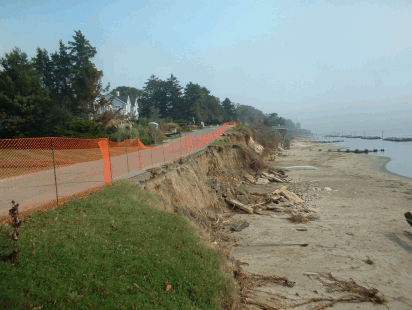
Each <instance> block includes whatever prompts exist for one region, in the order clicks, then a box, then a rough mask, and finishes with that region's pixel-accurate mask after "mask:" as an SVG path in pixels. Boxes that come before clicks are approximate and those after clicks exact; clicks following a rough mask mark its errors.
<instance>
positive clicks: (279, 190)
mask: <svg viewBox="0 0 412 310" xmlns="http://www.w3.org/2000/svg"><path fill="white" fill-rule="evenodd" d="M287 189H288V187H287V186H282V187H281V188H279V189H277V190H275V191H274V192H272V193H271V195H279V194H280V193H281V192H283V191H285V190H287Z"/></svg>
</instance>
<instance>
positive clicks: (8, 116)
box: [0, 47, 55, 139]
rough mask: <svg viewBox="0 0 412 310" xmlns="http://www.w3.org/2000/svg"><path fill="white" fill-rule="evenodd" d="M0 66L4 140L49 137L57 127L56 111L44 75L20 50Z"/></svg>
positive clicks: (0, 122)
mask: <svg viewBox="0 0 412 310" xmlns="http://www.w3.org/2000/svg"><path fill="white" fill-rule="evenodd" d="M0 64H1V66H2V67H3V70H2V71H0V115H1V116H2V117H1V120H0V138H2V139H10V138H16V137H36V136H37V137H39V136H43V135H47V134H48V133H49V132H50V131H51V129H52V128H53V127H54V125H55V124H54V123H53V117H51V115H52V114H53V111H54V108H53V105H52V102H51V100H50V97H49V93H48V89H47V88H46V87H45V86H44V85H43V82H42V75H41V74H40V73H39V72H37V71H36V69H35V68H34V67H35V66H34V64H33V63H32V62H30V61H29V60H28V58H27V54H26V53H24V52H22V51H21V50H20V49H19V48H17V47H16V48H15V49H13V50H12V51H11V52H10V53H5V56H4V57H2V58H1V59H0Z"/></svg>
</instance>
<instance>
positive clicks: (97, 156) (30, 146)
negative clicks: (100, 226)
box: [0, 123, 236, 222]
mask: <svg viewBox="0 0 412 310" xmlns="http://www.w3.org/2000/svg"><path fill="white" fill-rule="evenodd" d="M229 126H236V123H225V124H224V125H223V126H221V127H220V128H218V129H216V130H213V131H209V132H206V133H203V134H196V132H193V133H191V134H189V135H187V136H185V137H180V138H178V139H175V140H173V141H172V142H171V143H169V144H168V145H166V146H164V147H147V146H145V145H144V144H143V143H142V142H141V141H140V140H139V139H133V140H126V141H123V142H109V141H108V139H73V138H53V137H47V138H24V139H4V140H0V222H1V220H2V218H3V220H4V219H5V218H6V217H5V216H7V213H8V210H9V209H10V207H11V200H15V201H16V202H18V203H19V204H20V210H21V213H22V215H24V214H29V213H32V212H36V211H40V210H46V209H50V208H55V207H57V206H60V205H62V204H63V203H65V202H66V201H68V200H70V199H71V198H72V197H83V196H87V195H88V194H89V193H91V192H94V191H96V190H98V189H100V188H104V187H106V186H108V185H111V183H112V181H113V180H115V179H117V178H119V177H121V176H124V175H126V174H128V173H130V172H133V171H136V170H141V169H144V168H146V167H149V166H152V165H155V164H160V163H164V162H168V161H172V160H175V159H177V158H179V157H180V156H183V155H186V154H188V153H190V152H192V151H194V150H197V149H199V148H201V147H203V146H205V145H207V144H209V143H210V142H212V141H213V140H215V139H217V138H218V137H219V136H220V135H221V134H222V133H223V132H224V131H225V130H226V129H227V128H228V127H229Z"/></svg>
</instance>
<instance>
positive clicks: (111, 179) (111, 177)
mask: <svg viewBox="0 0 412 310" xmlns="http://www.w3.org/2000/svg"><path fill="white" fill-rule="evenodd" d="M107 149H108V150H109V164H110V182H111V183H112V184H113V172H112V157H111V156H110V141H109V139H107Z"/></svg>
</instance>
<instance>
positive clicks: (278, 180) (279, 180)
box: [268, 176, 287, 183]
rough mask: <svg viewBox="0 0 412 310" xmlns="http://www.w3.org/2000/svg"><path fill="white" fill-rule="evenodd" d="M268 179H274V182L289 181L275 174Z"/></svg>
mask: <svg viewBox="0 0 412 310" xmlns="http://www.w3.org/2000/svg"><path fill="white" fill-rule="evenodd" d="M268 180H270V181H272V182H279V183H287V181H286V180H284V179H281V178H279V177H275V176H273V177H269V178H268Z"/></svg>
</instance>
